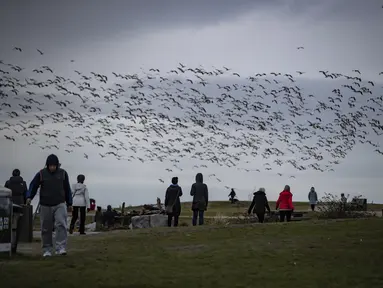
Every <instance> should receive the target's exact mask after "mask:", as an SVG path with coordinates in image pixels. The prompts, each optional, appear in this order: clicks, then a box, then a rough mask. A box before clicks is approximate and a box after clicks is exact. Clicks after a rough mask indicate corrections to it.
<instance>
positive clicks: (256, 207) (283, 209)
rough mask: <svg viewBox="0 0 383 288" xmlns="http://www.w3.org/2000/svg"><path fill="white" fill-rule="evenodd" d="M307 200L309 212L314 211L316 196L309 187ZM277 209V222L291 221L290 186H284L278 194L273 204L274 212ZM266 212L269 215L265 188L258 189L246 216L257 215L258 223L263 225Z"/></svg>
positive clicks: (313, 190)
mask: <svg viewBox="0 0 383 288" xmlns="http://www.w3.org/2000/svg"><path fill="white" fill-rule="evenodd" d="M308 200H309V203H310V206H311V210H312V211H315V206H316V204H317V202H318V194H317V192H316V191H315V188H314V187H311V189H310V192H309V194H308ZM278 209H279V221H280V222H284V221H285V220H286V221H287V222H290V221H291V216H292V215H293V212H294V205H293V194H292V193H291V191H290V186H289V185H286V186H285V188H284V189H283V191H282V192H281V193H279V197H278V200H277V202H276V203H275V210H278ZM266 211H267V212H268V213H269V214H270V213H271V209H270V206H269V202H268V200H267V197H266V190H265V188H259V190H258V191H257V192H254V196H253V201H252V202H251V205H250V207H249V209H248V214H249V215H250V214H255V215H257V218H258V221H259V222H260V223H263V222H264V220H265V214H266Z"/></svg>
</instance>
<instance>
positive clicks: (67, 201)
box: [27, 154, 72, 257]
mask: <svg viewBox="0 0 383 288" xmlns="http://www.w3.org/2000/svg"><path fill="white" fill-rule="evenodd" d="M39 187H40V222H41V241H42V250H43V256H44V257H49V256H52V250H53V228H54V227H55V231H56V239H55V242H56V243H55V248H56V254H58V255H66V254H67V251H66V245H67V236H68V235H67V217H68V210H69V211H71V209H72V192H71V188H70V184H69V177H68V173H67V172H66V171H65V170H63V169H61V168H59V159H58V158H57V156H56V155H54V154H51V155H49V156H48V158H47V160H46V166H45V168H44V169H42V170H40V171H39V172H38V173H37V174H36V175H35V177H34V178H33V180H32V181H31V183H30V185H29V191H28V193H27V205H30V204H31V201H32V200H33V198H34V197H35V196H36V193H37V190H38V188H39Z"/></svg>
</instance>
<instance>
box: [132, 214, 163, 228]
mask: <svg viewBox="0 0 383 288" xmlns="http://www.w3.org/2000/svg"><path fill="white" fill-rule="evenodd" d="M167 221H168V217H167V216H166V215H163V214H153V215H140V216H134V217H132V223H131V225H132V226H131V227H132V229H138V228H153V227H165V226H167V224H168V222H167Z"/></svg>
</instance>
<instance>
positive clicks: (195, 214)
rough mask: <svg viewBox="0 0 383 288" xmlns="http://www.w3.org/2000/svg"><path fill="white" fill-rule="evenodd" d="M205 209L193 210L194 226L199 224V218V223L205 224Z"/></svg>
mask: <svg viewBox="0 0 383 288" xmlns="http://www.w3.org/2000/svg"><path fill="white" fill-rule="evenodd" d="M204 213H205V211H204V210H193V220H192V223H193V226H196V225H197V218H199V221H198V225H203V215H204Z"/></svg>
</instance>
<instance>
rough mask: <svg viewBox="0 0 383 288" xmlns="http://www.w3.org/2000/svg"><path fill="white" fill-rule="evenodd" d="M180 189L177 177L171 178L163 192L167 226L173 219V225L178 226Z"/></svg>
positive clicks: (170, 224)
mask: <svg viewBox="0 0 383 288" xmlns="http://www.w3.org/2000/svg"><path fill="white" fill-rule="evenodd" d="M181 196H182V189H181V187H180V186H178V177H173V178H172V184H170V186H169V187H168V189H166V193H165V203H164V204H165V209H166V214H167V215H168V226H169V227H171V226H172V220H173V219H174V223H173V226H174V227H177V226H178V219H179V216H180V214H181V201H180V197H181Z"/></svg>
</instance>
